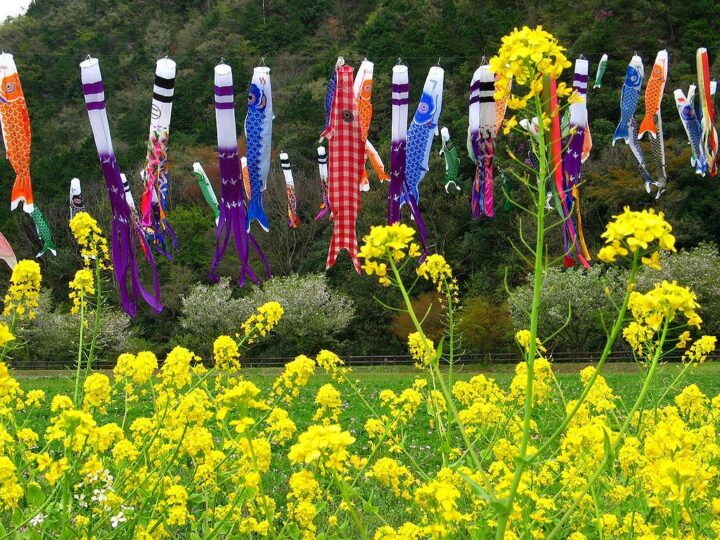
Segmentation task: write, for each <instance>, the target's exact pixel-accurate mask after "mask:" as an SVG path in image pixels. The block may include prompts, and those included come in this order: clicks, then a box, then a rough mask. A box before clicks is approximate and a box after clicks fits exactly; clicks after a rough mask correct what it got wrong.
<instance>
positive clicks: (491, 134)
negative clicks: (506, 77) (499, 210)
mask: <svg viewBox="0 0 720 540" xmlns="http://www.w3.org/2000/svg"><path fill="white" fill-rule="evenodd" d="M494 94H495V73H493V72H492V70H491V69H490V66H489V65H487V64H486V65H482V66H480V67H479V68H478V69H476V70H475V73H474V74H473V78H472V81H471V83H470V100H469V105H468V119H469V123H468V149H469V152H470V158H471V159H472V160H473V162H474V163H475V176H474V178H473V184H472V193H471V199H470V206H471V210H472V218H473V219H479V218H480V217H482V216H487V217H493V216H494V215H495V208H494V200H493V197H494V194H493V165H494V158H495V136H496V134H497V132H496V127H497V114H496V105H495V98H494Z"/></svg>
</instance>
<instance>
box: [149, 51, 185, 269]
mask: <svg viewBox="0 0 720 540" xmlns="http://www.w3.org/2000/svg"><path fill="white" fill-rule="evenodd" d="M175 71H176V66H175V62H173V61H172V60H170V59H169V58H163V59H161V60H158V61H157V64H156V66H155V84H154V86H153V97H152V109H151V113H150V135H149V137H148V149H147V157H146V159H145V168H144V169H143V172H142V173H141V175H142V177H143V182H144V184H145V189H144V191H143V194H142V198H141V200H140V211H141V216H140V223H141V225H142V226H143V230H144V231H145V236H146V237H147V240H148V243H149V244H150V245H151V246H152V247H153V248H154V249H155V251H156V252H157V253H158V254H159V255H162V256H164V257H166V258H167V259H170V260H172V258H173V251H175V250H177V237H176V236H175V231H174V230H173V228H172V227H171V226H170V223H168V221H167V218H166V216H165V214H166V212H167V198H168V138H169V136H170V119H171V116H172V100H173V95H174V93H175Z"/></svg>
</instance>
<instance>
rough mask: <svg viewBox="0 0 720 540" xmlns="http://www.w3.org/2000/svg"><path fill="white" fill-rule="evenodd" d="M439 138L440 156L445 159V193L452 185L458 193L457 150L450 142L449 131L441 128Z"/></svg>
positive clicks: (458, 165) (458, 168)
mask: <svg viewBox="0 0 720 540" xmlns="http://www.w3.org/2000/svg"><path fill="white" fill-rule="evenodd" d="M440 138H441V140H442V147H441V148H440V155H441V156H444V157H445V180H444V183H445V193H448V190H449V189H450V186H451V185H454V186H455V189H456V190H458V191H460V186H459V185H458V183H457V181H458V173H459V171H460V157H459V156H458V150H457V148H456V147H455V145H454V144H453V142H452V141H451V140H450V130H449V129H448V128H446V127H444V128H442V129H441V130H440Z"/></svg>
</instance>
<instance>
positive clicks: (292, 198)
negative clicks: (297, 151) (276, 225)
mask: <svg viewBox="0 0 720 540" xmlns="http://www.w3.org/2000/svg"><path fill="white" fill-rule="evenodd" d="M280 167H281V168H282V172H283V176H284V177H285V192H286V193H287V198H288V205H287V215H288V227H290V228H291V229H297V228H298V227H299V226H300V225H301V222H300V216H298V210H297V196H296V195H295V180H294V179H293V174H292V168H291V167H290V157H289V156H288V155H287V152H280Z"/></svg>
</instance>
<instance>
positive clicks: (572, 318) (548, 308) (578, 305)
mask: <svg viewBox="0 0 720 540" xmlns="http://www.w3.org/2000/svg"><path fill="white" fill-rule="evenodd" d="M623 279H627V275H626V272H625V271H624V270H617V269H614V268H611V269H607V268H605V267H604V266H603V265H594V266H592V267H591V268H590V269H589V270H584V269H580V268H573V269H569V270H565V269H561V268H554V267H551V268H546V269H545V272H544V275H543V286H542V292H541V303H540V306H541V307H540V310H541V313H540V320H539V324H540V327H539V329H538V332H539V333H540V334H541V335H543V336H553V335H555V334H556V335H555V337H554V338H553V339H552V340H551V342H549V343H548V345H551V346H552V347H554V348H556V349H558V350H564V351H596V350H598V348H599V347H601V345H602V343H603V342H604V336H605V333H604V332H603V323H602V321H603V318H604V320H605V321H611V320H612V319H613V318H614V317H615V313H616V311H615V308H614V307H613V304H612V302H611V298H613V299H621V298H622V295H623V294H624V293H625V289H624V288H623ZM532 300H533V289H532V280H531V279H529V280H528V284H526V285H523V286H521V287H518V288H516V289H515V290H514V291H512V293H511V294H510V314H511V317H512V320H513V325H514V326H515V328H516V329H518V330H519V329H522V328H527V327H528V326H529V321H530V309H531V307H532Z"/></svg>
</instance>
